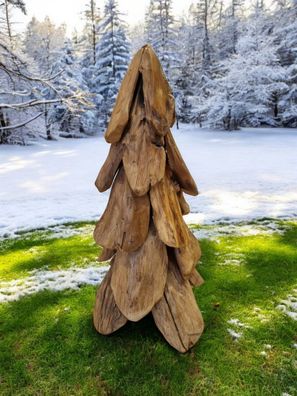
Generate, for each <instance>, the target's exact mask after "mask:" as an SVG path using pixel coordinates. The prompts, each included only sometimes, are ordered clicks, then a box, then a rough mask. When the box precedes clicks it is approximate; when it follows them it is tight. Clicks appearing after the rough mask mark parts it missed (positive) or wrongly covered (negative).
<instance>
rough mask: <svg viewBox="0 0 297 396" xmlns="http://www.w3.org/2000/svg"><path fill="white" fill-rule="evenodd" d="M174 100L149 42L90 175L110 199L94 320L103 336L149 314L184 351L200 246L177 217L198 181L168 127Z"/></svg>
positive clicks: (192, 338) (101, 233)
mask: <svg viewBox="0 0 297 396" xmlns="http://www.w3.org/2000/svg"><path fill="white" fill-rule="evenodd" d="M174 121H175V107H174V98H173V96H172V92H171V89H170V87H169V84H168V82H167V80H166V78H165V76H164V73H163V71H162V68H161V65H160V62H159V60H158V58H157V56H156V55H155V53H154V51H153V49H152V48H151V47H150V46H149V45H145V46H144V47H142V48H141V49H140V50H139V51H138V52H137V54H136V55H135V56H134V58H133V60H132V62H131V64H130V66H129V69H128V71H127V73H126V76H125V78H124V80H123V82H122V85H121V88H120V91H119V94H118V97H117V100H116V104H115V107H114V109H113V112H112V116H111V119H110V122H109V125H108V128H107V131H106V133H105V139H106V141H107V142H108V143H111V147H110V150H109V154H108V157H107V159H106V161H105V163H104V164H103V166H102V169H101V170H100V172H99V175H98V177H97V179H96V182H95V184H96V186H97V188H98V190H99V191H100V192H103V191H106V190H107V189H109V188H110V187H111V185H112V188H111V193H110V197H109V202H108V205H107V208H106V209H105V211H104V213H103V215H102V216H101V218H100V220H99V221H98V223H97V225H96V228H95V230H94V239H95V241H96V242H97V243H98V244H99V245H101V246H102V247H103V251H102V254H101V256H100V258H99V260H101V261H105V260H109V259H111V262H110V264H111V266H110V269H109V271H108V273H107V275H106V276H105V278H104V280H103V282H102V284H101V286H100V287H99V288H98V291H97V295H96V303H95V307H94V312H93V319H94V325H95V328H96V330H97V331H98V332H99V333H101V334H110V333H112V332H114V331H116V330H117V329H119V328H120V327H122V326H123V325H124V324H125V323H126V322H127V321H128V320H130V321H133V322H136V321H138V320H140V319H142V318H143V317H144V316H145V315H147V314H148V313H149V312H152V315H153V318H154V320H155V323H156V325H157V327H158V329H159V330H160V331H161V333H162V334H163V336H164V337H165V339H166V340H167V341H168V342H169V344H171V345H172V346H173V347H174V348H176V349H177V350H178V351H180V352H186V351H187V350H188V349H189V348H191V347H192V346H193V345H194V344H195V343H196V342H197V341H198V339H199V337H200V335H201V333H202V331H203V327H204V323H203V319H202V316H201V313H200V310H199V308H198V306H197V303H196V300H195V298H194V294H193V291H192V286H194V285H196V286H197V285H200V284H201V283H202V282H203V280H202V278H201V276H200V275H199V274H198V272H197V271H196V269H195V266H196V263H197V261H198V260H199V258H200V255H201V252H200V248H199V244H198V241H197V240H196V238H195V237H194V235H193V234H192V233H191V232H190V230H189V229H188V227H187V225H186V223H185V222H184V220H183V215H184V214H187V213H189V206H188V204H187V203H186V201H185V199H184V196H183V192H185V193H187V194H191V195H197V194H198V191H197V187H196V184H195V182H194V180H193V178H192V176H191V175H190V173H189V170H188V168H187V166H186V164H185V163H184V161H183V159H182V157H181V154H180V152H179V150H178V148H177V146H176V144H175V141H174V139H173V136H172V134H171V132H170V127H172V125H173V123H174Z"/></svg>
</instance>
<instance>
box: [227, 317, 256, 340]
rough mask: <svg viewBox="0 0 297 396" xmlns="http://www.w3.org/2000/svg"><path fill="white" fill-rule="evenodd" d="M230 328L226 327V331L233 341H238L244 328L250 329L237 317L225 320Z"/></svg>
mask: <svg viewBox="0 0 297 396" xmlns="http://www.w3.org/2000/svg"><path fill="white" fill-rule="evenodd" d="M227 323H228V324H230V325H231V327H232V328H228V329H227V332H228V333H229V334H230V335H231V337H232V339H233V340H234V341H238V340H239V339H240V338H241V337H242V336H243V330H244V329H250V328H251V327H250V326H248V325H247V324H245V323H242V322H241V321H240V320H239V319H234V318H232V319H229V320H228V321H227Z"/></svg>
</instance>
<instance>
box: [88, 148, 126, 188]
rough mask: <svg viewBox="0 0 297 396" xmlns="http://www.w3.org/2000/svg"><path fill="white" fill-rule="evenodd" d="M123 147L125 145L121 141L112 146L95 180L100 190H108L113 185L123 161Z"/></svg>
mask: <svg viewBox="0 0 297 396" xmlns="http://www.w3.org/2000/svg"><path fill="white" fill-rule="evenodd" d="M123 149H124V146H123V145H122V143H121V142H119V143H115V144H112V145H111V146H110V149H109V153H108V156H107V158H106V160H105V162H104V164H103V166H102V168H101V170H100V172H99V174H98V176H97V179H96V181H95V185H96V187H97V188H98V190H99V191H100V192H104V191H106V190H108V189H109V188H110V186H111V185H112V182H113V179H114V177H115V175H116V173H117V170H118V169H119V166H120V163H121V161H122V157H123Z"/></svg>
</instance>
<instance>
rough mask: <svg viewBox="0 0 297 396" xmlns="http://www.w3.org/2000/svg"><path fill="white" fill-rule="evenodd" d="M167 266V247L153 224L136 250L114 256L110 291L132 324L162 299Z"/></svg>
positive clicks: (121, 252) (120, 252) (119, 252)
mask: <svg viewBox="0 0 297 396" xmlns="http://www.w3.org/2000/svg"><path fill="white" fill-rule="evenodd" d="M167 266H168V258H167V251H166V246H165V245H164V244H163V243H162V242H161V241H160V239H159V237H158V235H157V232H156V230H155V228H154V226H153V225H151V226H150V230H149V233H148V237H147V239H146V241H145V243H144V244H143V245H142V246H141V247H140V248H139V249H138V250H136V251H134V252H130V253H127V252H124V251H121V250H119V251H118V252H117V253H116V255H115V259H114V268H113V274H112V278H111V288H112V290H113V294H114V298H115V301H116V304H117V306H118V307H119V309H120V311H121V312H122V313H123V315H124V316H125V317H126V318H128V319H129V320H131V321H135V322H136V321H138V320H140V319H141V318H143V317H144V316H145V315H147V314H148V313H149V312H150V311H151V310H152V308H153V306H154V305H155V304H156V302H157V301H159V300H160V299H161V298H162V295H163V292H164V287H165V283H166V277H167Z"/></svg>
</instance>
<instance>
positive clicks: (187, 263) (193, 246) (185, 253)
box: [174, 230, 201, 278]
mask: <svg viewBox="0 0 297 396" xmlns="http://www.w3.org/2000/svg"><path fill="white" fill-rule="evenodd" d="M188 235H189V239H188V243H187V245H185V246H182V247H180V248H177V249H174V251H175V256H176V262H177V264H178V266H179V269H180V272H181V274H182V276H183V277H184V278H188V277H189V276H190V274H191V273H192V271H193V269H194V268H195V266H196V264H197V262H198V260H199V259H200V257H201V250H200V246H199V242H198V241H197V239H196V238H195V236H194V235H193V234H192V232H191V231H190V230H188Z"/></svg>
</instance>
